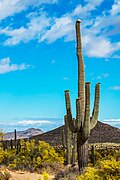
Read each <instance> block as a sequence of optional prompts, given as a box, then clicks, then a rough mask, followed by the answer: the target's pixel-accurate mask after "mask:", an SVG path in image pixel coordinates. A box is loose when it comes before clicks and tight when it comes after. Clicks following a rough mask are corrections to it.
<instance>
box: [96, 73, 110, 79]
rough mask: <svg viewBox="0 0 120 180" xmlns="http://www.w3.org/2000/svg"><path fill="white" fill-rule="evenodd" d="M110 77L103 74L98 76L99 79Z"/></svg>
mask: <svg viewBox="0 0 120 180" xmlns="http://www.w3.org/2000/svg"><path fill="white" fill-rule="evenodd" d="M108 76H109V74H107V73H102V74H101V75H99V76H97V79H105V78H107V77H108Z"/></svg>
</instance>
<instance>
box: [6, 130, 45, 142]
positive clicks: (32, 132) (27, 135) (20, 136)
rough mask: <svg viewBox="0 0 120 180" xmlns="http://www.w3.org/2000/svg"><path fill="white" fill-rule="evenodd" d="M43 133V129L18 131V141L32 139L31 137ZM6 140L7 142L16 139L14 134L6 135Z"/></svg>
mask: <svg viewBox="0 0 120 180" xmlns="http://www.w3.org/2000/svg"><path fill="white" fill-rule="evenodd" d="M42 133H43V131H42V130H41V129H35V128H29V129H26V130H25V131H17V139H24V138H30V137H31V136H35V135H38V134H42ZM4 139H5V140H10V139H14V132H8V133H6V135H5V137H4Z"/></svg>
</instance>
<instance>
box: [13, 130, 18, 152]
mask: <svg viewBox="0 0 120 180" xmlns="http://www.w3.org/2000/svg"><path fill="white" fill-rule="evenodd" d="M14 134H15V149H16V148H17V132H16V129H15V131H14Z"/></svg>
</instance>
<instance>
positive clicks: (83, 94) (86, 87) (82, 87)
mask: <svg viewBox="0 0 120 180" xmlns="http://www.w3.org/2000/svg"><path fill="white" fill-rule="evenodd" d="M80 23H81V20H77V21H76V39H77V59H78V98H77V99H76V122H75V123H74V121H73V119H72V112H71V104H70V95H69V91H68V90H67V91H65V101H66V113H67V120H68V125H69V128H70V130H71V131H72V132H73V133H77V153H78V165H79V170H80V171H82V170H84V167H85V166H86V165H87V162H86V156H87V151H88V149H87V140H88V137H89V135H90V130H91V129H92V128H93V127H94V126H95V125H96V123H97V120H98V114H99V100H100V83H97V84H96V87H95V100H94V108H93V113H92V117H90V82H86V83H85V82H84V79H85V77H84V61H83V57H82V44H81V34H80Z"/></svg>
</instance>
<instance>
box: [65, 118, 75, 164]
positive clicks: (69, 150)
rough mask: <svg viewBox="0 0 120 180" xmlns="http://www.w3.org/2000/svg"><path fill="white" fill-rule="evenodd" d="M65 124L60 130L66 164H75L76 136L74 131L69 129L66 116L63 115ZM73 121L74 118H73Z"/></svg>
mask: <svg viewBox="0 0 120 180" xmlns="http://www.w3.org/2000/svg"><path fill="white" fill-rule="evenodd" d="M64 121H65V126H64V128H65V129H64V130H63V131H62V143H63V147H64V148H65V149H66V164H71V163H72V164H75V162H76V154H77V145H76V141H77V136H76V134H75V133H72V132H71V131H70V129H69V126H68V122H67V116H65V117H64ZM74 122H75V120H74Z"/></svg>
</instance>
